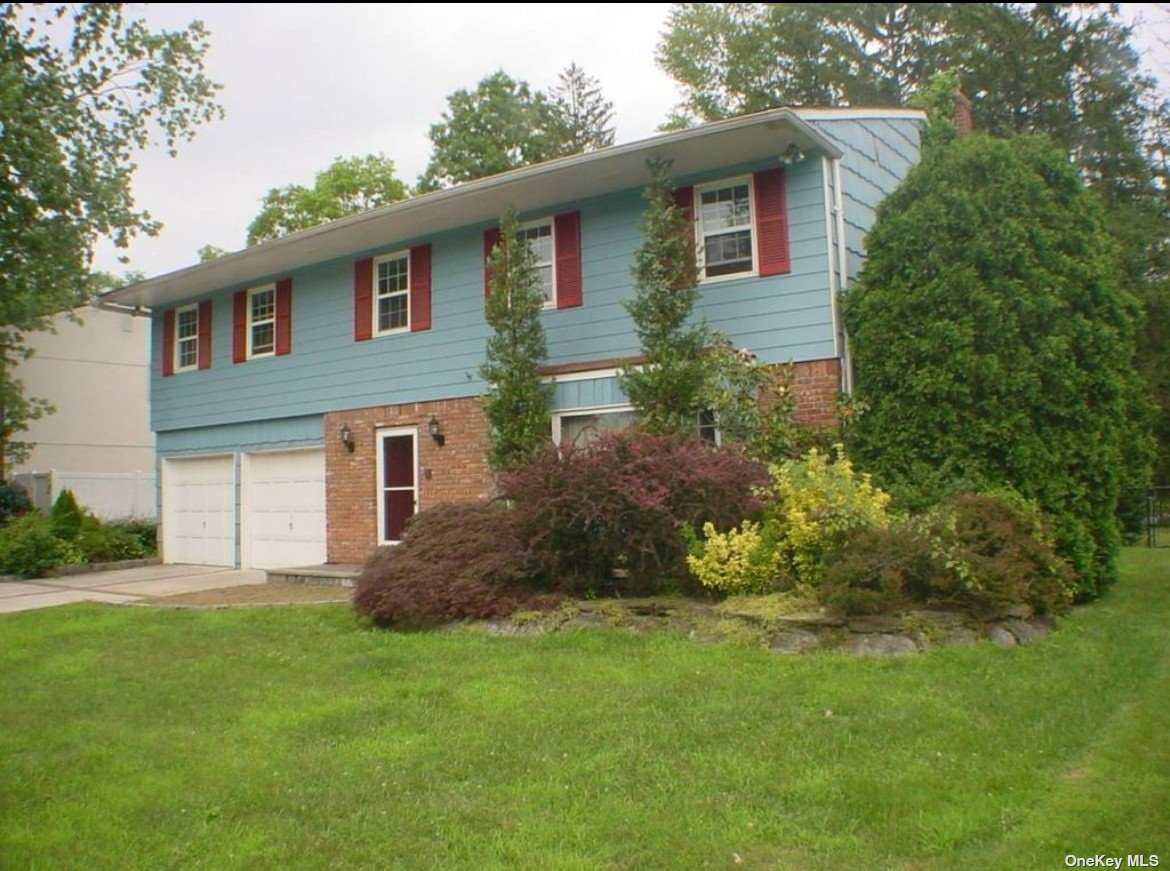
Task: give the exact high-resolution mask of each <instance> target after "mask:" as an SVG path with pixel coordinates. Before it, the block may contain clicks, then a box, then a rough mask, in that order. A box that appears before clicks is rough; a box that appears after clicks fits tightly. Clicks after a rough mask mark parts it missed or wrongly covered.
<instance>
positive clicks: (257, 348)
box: [247, 284, 276, 359]
mask: <svg viewBox="0 0 1170 871" xmlns="http://www.w3.org/2000/svg"><path fill="white" fill-rule="evenodd" d="M247 330H248V359H251V358H253V357H267V356H270V355H272V354H274V353H276V285H275V284H269V285H266V286H264V287H253V288H251V289H250V290H249V291H248V324H247Z"/></svg>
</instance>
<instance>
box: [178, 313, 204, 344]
mask: <svg viewBox="0 0 1170 871" xmlns="http://www.w3.org/2000/svg"><path fill="white" fill-rule="evenodd" d="M198 331H199V310H198V309H194V308H189V309H187V310H186V311H181V312H179V316H178V337H179V338H180V339H187V338H191V337H193V336H194V335H195V334H196V333H197V332H198Z"/></svg>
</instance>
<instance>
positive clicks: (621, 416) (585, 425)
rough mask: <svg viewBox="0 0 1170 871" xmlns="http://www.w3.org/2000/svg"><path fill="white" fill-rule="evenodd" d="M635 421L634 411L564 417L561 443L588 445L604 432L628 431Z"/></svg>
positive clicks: (562, 419) (562, 417)
mask: <svg viewBox="0 0 1170 871" xmlns="http://www.w3.org/2000/svg"><path fill="white" fill-rule="evenodd" d="M635 420H637V415H636V414H635V413H634V412H632V411H608V412H605V411H603V412H595V413H593V414H566V415H562V416H561V442H562V443H567V444H572V445H587V444H589V443H590V442H591V441H593V440H594V439H595V438H597V437H598V436H599V435H600V434H601V433H603V432H617V431H620V430H623V429H628V428H629V427H630V426H631V425H632V424H633V423H634V421H635Z"/></svg>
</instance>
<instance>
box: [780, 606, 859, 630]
mask: <svg viewBox="0 0 1170 871" xmlns="http://www.w3.org/2000/svg"><path fill="white" fill-rule="evenodd" d="M776 622H777V623H780V624H781V625H783V626H792V627H798V626H814V627H820V626H844V625H845V618H844V617H839V616H837V615H836V614H830V613H829V612H828V611H826V610H825V609H824V608H818V609H816V610H812V611H796V612H794V613H792V614H782V615H780V616H779V617H777V618H776Z"/></svg>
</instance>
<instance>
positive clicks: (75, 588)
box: [0, 565, 267, 614]
mask: <svg viewBox="0 0 1170 871" xmlns="http://www.w3.org/2000/svg"><path fill="white" fill-rule="evenodd" d="M266 578H267V573H266V572H264V571H263V570H262V569H244V570H242V569H224V568H216V567H213V566H176V565H167V566H140V567H139V568H134V569H117V570H115V571H112V572H91V573H89V574H84V575H70V576H68V577H64V578H37V579H36V580H30V581H0V614H3V613H6V612H11V611H30V610H32V609H33V608H49V607H51V606H53V605H65V604H68V603H69V602H115V603H118V604H126V603H130V602H137V601H140V600H141V599H145V598H149V597H151V596H171V595H174V594H175V593H194V592H198V591H200V590H216V589H219V588H220V587H238V586H241V585H244V584H263V583H264V582H265V580H266Z"/></svg>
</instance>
